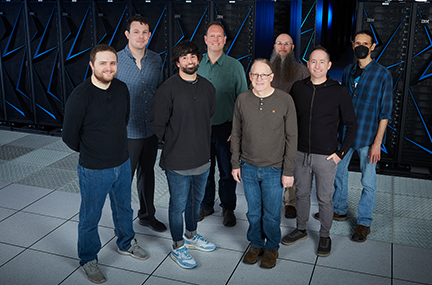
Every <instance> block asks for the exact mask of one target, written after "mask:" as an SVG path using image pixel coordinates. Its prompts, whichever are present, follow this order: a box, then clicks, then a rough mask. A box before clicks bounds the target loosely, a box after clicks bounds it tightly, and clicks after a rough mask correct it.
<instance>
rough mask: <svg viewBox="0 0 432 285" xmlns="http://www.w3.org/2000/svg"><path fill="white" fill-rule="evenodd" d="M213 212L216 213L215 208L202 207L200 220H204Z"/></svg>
mask: <svg viewBox="0 0 432 285" xmlns="http://www.w3.org/2000/svg"><path fill="white" fill-rule="evenodd" d="M213 213H214V209H211V210H210V211H207V210H204V209H203V208H201V209H200V213H199V217H198V222H201V221H202V220H204V218H205V217H207V216H210V215H211V214H213Z"/></svg>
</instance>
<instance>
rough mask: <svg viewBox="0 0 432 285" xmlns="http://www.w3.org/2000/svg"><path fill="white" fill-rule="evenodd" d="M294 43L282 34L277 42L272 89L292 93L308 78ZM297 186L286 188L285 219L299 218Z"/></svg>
mask: <svg viewBox="0 0 432 285" xmlns="http://www.w3.org/2000/svg"><path fill="white" fill-rule="evenodd" d="M293 51H294V43H293V40H292V38H291V37H290V36H289V35H288V34H280V35H279V36H278V37H277V38H276V41H275V44H274V48H273V53H272V55H271V58H270V62H271V64H272V65H273V72H274V78H273V81H272V82H271V85H272V87H274V88H277V89H280V90H283V91H285V92H287V93H289V92H290V90H291V86H292V85H293V84H294V82H296V81H299V80H302V79H305V78H306V77H308V76H309V75H310V74H309V70H308V69H307V67H306V66H304V65H303V64H301V63H299V62H297V60H296V59H295V56H294V53H293ZM295 190H296V188H295V186H294V185H293V186H292V187H289V188H286V189H285V191H284V196H283V204H284V205H285V218H287V219H294V218H296V217H297V210H296V197H295Z"/></svg>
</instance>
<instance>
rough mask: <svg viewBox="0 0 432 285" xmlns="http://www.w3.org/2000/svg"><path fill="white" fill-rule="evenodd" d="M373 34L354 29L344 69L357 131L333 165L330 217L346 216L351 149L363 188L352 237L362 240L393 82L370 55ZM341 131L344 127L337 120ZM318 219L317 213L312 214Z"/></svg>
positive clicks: (370, 209)
mask: <svg viewBox="0 0 432 285" xmlns="http://www.w3.org/2000/svg"><path fill="white" fill-rule="evenodd" d="M375 45H376V44H375V38H374V35H373V34H372V33H371V32H370V31H368V30H362V31H359V32H357V33H356V35H355V39H354V42H353V50H354V53H355V55H356V57H357V59H358V61H357V63H354V64H350V65H349V66H347V67H346V68H345V70H344V74H343V77H342V84H343V85H344V86H345V87H346V88H347V89H348V91H349V92H350V95H351V100H352V103H353V106H354V110H355V113H356V117H357V125H358V129H357V135H356V138H355V139H354V142H353V144H352V146H351V148H350V150H349V151H348V152H347V154H346V155H345V157H344V159H343V160H341V161H340V162H339V163H338V165H337V171H336V177H335V183H334V193H333V210H334V213H333V220H336V221H346V220H347V210H348V205H347V199H348V165H349V163H350V160H351V157H352V155H353V153H354V151H357V153H358V155H359V157H360V170H361V172H362V180H361V182H362V185H363V191H362V195H361V198H360V202H359V204H358V218H357V227H356V228H355V232H354V234H353V236H352V237H351V240H352V241H355V242H364V241H365V240H366V238H367V235H368V234H369V233H370V226H371V223H372V213H373V211H374V209H375V203H376V163H377V162H378V161H379V160H380V159H381V143H382V142H383V141H384V135H385V130H386V127H387V124H388V122H389V119H390V118H391V113H392V101H393V94H392V88H393V82H392V77H391V73H390V72H389V71H388V70H387V69H386V68H385V67H383V66H382V65H380V64H378V63H377V62H376V61H375V60H373V59H372V57H371V52H372V51H373V50H374V49H375ZM341 130H343V131H342V133H341V135H340V136H339V139H343V138H344V136H345V127H344V126H343V122H341ZM314 216H315V218H316V219H319V213H316V214H315V215H314Z"/></svg>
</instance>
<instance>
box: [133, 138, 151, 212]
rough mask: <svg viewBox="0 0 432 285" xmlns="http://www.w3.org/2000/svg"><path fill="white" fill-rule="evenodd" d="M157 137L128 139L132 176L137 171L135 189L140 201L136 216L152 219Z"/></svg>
mask: <svg viewBox="0 0 432 285" xmlns="http://www.w3.org/2000/svg"><path fill="white" fill-rule="evenodd" d="M157 149H158V139H157V137H156V135H153V136H151V137H148V138H145V139H128V150H129V157H130V162H131V170H132V177H131V179H133V176H134V174H135V170H136V171H137V189H138V197H139V202H140V209H139V211H138V218H139V219H140V220H152V219H154V215H155V212H156V209H155V207H154V201H153V200H154V189H155V176H154V165H155V162H156V156H157Z"/></svg>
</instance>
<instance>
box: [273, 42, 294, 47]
mask: <svg viewBox="0 0 432 285" xmlns="http://www.w3.org/2000/svg"><path fill="white" fill-rule="evenodd" d="M275 44H276V45H277V46H281V45H284V46H292V45H294V44H293V43H283V42H276V43H275Z"/></svg>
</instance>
